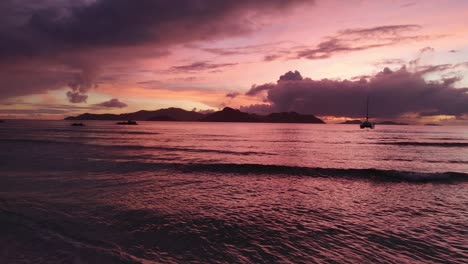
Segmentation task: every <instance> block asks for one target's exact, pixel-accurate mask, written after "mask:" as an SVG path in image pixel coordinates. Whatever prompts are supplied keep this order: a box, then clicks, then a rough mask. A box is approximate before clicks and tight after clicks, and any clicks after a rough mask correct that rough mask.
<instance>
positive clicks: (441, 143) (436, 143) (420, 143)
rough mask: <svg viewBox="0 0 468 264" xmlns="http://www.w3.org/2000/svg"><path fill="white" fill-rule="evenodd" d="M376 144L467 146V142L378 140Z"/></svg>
mask: <svg viewBox="0 0 468 264" xmlns="http://www.w3.org/2000/svg"><path fill="white" fill-rule="evenodd" d="M376 144H378V145H397V146H421V147H459V148H461V147H468V143H467V142H411V141H404V142H403V141H402V142H379V143H376Z"/></svg>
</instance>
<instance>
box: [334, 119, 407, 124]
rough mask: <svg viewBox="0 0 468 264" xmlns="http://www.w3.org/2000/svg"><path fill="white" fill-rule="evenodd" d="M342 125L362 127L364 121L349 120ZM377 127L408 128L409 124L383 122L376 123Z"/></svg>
mask: <svg viewBox="0 0 468 264" xmlns="http://www.w3.org/2000/svg"><path fill="white" fill-rule="evenodd" d="M340 124H345V125H360V124H362V121H361V120H359V119H355V120H347V121H345V122H342V123H340ZM376 125H383V126H385V125H393V126H407V125H408V124H406V123H398V122H393V121H383V122H379V123H376Z"/></svg>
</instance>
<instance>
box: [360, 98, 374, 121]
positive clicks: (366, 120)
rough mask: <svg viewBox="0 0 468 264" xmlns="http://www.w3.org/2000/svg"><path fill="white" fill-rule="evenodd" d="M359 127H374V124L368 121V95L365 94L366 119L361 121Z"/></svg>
mask: <svg viewBox="0 0 468 264" xmlns="http://www.w3.org/2000/svg"><path fill="white" fill-rule="evenodd" d="M360 127H361V129H363V128H370V129H374V127H375V124H374V123H372V122H370V121H369V96H367V101H366V121H364V122H362V123H361V125H360Z"/></svg>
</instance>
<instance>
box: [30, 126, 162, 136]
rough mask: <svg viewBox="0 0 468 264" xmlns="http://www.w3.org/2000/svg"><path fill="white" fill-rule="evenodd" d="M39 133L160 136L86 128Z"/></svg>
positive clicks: (48, 130)
mask: <svg viewBox="0 0 468 264" xmlns="http://www.w3.org/2000/svg"><path fill="white" fill-rule="evenodd" d="M39 131H46V132H58V133H60V132H66V133H80V134H87V133H89V134H119V135H158V134H160V133H158V132H145V131H128V130H113V131H109V130H96V129H86V128H78V129H53V128H48V129H39Z"/></svg>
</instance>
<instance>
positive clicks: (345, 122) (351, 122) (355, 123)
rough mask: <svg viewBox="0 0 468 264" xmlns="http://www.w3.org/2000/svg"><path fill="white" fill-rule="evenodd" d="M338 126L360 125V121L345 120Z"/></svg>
mask: <svg viewBox="0 0 468 264" xmlns="http://www.w3.org/2000/svg"><path fill="white" fill-rule="evenodd" d="M340 124H344V125H360V124H362V121H361V120H346V121H344V122H341V123H340Z"/></svg>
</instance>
